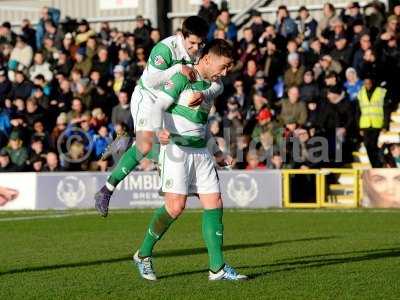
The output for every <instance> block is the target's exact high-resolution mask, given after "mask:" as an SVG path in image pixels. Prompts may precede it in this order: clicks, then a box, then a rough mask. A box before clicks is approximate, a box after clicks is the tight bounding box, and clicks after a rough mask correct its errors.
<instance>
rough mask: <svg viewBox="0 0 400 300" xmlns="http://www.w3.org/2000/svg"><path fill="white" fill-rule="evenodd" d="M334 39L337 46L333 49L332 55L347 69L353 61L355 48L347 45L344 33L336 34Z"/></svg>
mask: <svg viewBox="0 0 400 300" xmlns="http://www.w3.org/2000/svg"><path fill="white" fill-rule="evenodd" d="M334 41H335V47H334V48H333V49H332V50H331V52H330V55H331V56H332V58H333V59H334V60H335V61H338V62H339V63H340V64H341V66H342V69H347V68H348V67H349V66H350V63H351V57H352V54H353V49H352V47H349V46H348V45H347V39H346V36H345V35H344V34H340V35H338V36H336V37H335V39H334Z"/></svg>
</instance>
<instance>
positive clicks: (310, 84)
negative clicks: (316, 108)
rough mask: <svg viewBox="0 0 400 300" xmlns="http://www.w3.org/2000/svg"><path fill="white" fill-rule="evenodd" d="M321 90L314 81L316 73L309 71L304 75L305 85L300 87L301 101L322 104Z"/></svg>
mask: <svg viewBox="0 0 400 300" xmlns="http://www.w3.org/2000/svg"><path fill="white" fill-rule="evenodd" d="M320 98H321V90H320V88H319V86H318V84H317V83H316V82H315V79H314V72H313V71H312V70H307V71H305V72H304V75H303V83H302V84H301V86H300V101H303V102H311V101H312V102H314V103H318V102H320V100H321V99H320Z"/></svg>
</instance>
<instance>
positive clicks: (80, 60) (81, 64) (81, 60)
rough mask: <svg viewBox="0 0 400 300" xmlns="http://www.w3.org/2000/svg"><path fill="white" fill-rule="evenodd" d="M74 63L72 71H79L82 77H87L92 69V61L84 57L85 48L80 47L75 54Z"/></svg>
mask: <svg viewBox="0 0 400 300" xmlns="http://www.w3.org/2000/svg"><path fill="white" fill-rule="evenodd" d="M75 60H76V63H75V65H74V70H80V71H81V72H82V75H83V76H84V77H88V76H89V73H90V70H91V69H92V60H91V59H90V58H89V57H87V55H86V48H83V47H80V48H79V49H78V51H77V52H76V53H75Z"/></svg>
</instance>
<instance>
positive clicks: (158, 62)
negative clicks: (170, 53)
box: [154, 55, 165, 66]
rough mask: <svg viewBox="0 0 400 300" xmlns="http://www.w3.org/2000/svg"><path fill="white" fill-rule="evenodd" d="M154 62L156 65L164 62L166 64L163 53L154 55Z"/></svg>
mask: <svg viewBox="0 0 400 300" xmlns="http://www.w3.org/2000/svg"><path fill="white" fill-rule="evenodd" d="M154 64H155V65H156V66H161V65H162V64H165V60H164V58H163V57H162V56H161V55H156V57H154Z"/></svg>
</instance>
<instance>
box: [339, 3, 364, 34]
mask: <svg viewBox="0 0 400 300" xmlns="http://www.w3.org/2000/svg"><path fill="white" fill-rule="evenodd" d="M340 18H341V19H342V20H343V22H344V23H345V24H346V27H347V28H348V29H352V28H353V26H354V22H357V21H360V20H361V21H363V20H364V17H363V15H362V14H361V7H360V3H358V2H350V3H349V4H348V6H347V8H346V9H343V10H342V12H341V13H340Z"/></svg>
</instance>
